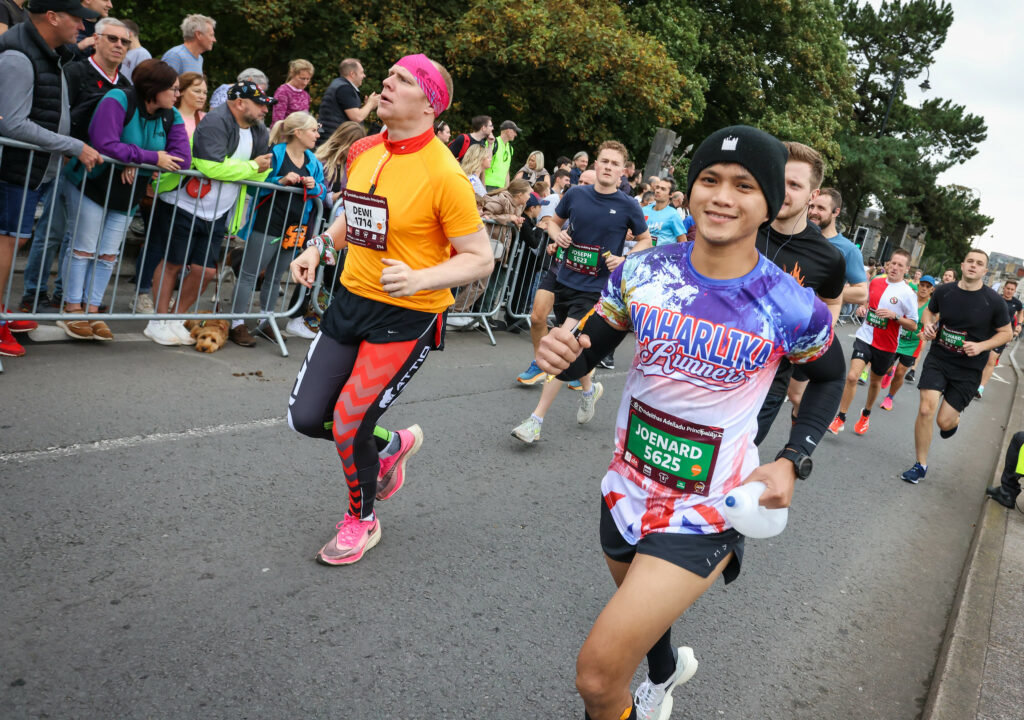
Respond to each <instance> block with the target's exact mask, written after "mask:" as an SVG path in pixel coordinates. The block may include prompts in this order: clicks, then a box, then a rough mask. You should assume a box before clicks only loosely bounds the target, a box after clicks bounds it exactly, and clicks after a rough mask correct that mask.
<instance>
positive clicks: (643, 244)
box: [608, 230, 686, 270]
mask: <svg viewBox="0 0 1024 720" xmlns="http://www.w3.org/2000/svg"><path fill="white" fill-rule="evenodd" d="M679 237H681V238H683V240H685V239H686V236H685V235H680V236H679ZM677 240H678V238H677ZM680 242H681V241H680ZM652 247H654V239H653V238H652V237H651V232H650V230H645V231H644V232H643V233H642V234H640V235H637V236H636V245H634V246H633V249H632V250H630V252H640V251H641V250H648V249H650V248H652ZM608 269H609V270H614V269H615V268H613V267H612V266H610V265H609V266H608Z"/></svg>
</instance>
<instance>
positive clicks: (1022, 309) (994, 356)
mask: <svg viewBox="0 0 1024 720" xmlns="http://www.w3.org/2000/svg"><path fill="white" fill-rule="evenodd" d="M1001 291H1002V293H1001V294H1002V296H1003V300H1004V301H1006V310H1007V312H1008V313H1010V324H1011V325H1012V326H1013V339H1014V340H1016V339H1017V335H1019V334H1020V320H1021V315H1022V314H1024V304H1021V301H1020V300H1018V299H1017V298H1016V297H1015V295H1014V293H1016V292H1017V281H1016V280H1014V279H1013V278H1007V279H1006V280H1004V281H1003V287H1002V288H1001ZM1005 349H1006V345H1000V346H999V347H997V348H995V349H994V350H992V352H991V353H989V356H988V363H987V364H986V365H985V369H984V370H982V371H981V385H979V386H978V391H977V392H976V393H975V395H974V397H976V398H979V399H980V398H981V396H982V395H984V394H985V386H986V385H988V381H989V378H991V377H992V373H993V372H994V371H995V369H996V368H997V367H998V366H999V358H1000V356H1001V355H1002V354H1003V350H1005Z"/></svg>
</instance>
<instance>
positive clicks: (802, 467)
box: [796, 455, 814, 480]
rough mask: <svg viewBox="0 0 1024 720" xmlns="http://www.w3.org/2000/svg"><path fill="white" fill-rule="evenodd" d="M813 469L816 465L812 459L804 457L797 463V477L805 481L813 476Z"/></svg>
mask: <svg viewBox="0 0 1024 720" xmlns="http://www.w3.org/2000/svg"><path fill="white" fill-rule="evenodd" d="M813 467H814V463H813V462H811V459H810V458H809V457H807V456H806V455H805V456H804V457H801V458H800V459H799V460H797V462H796V474H797V477H799V478H800V479H801V480H803V479H805V478H806V477H807V476H808V475H810V474H811V469H812V468H813Z"/></svg>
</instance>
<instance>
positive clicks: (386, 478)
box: [377, 425, 423, 500]
mask: <svg viewBox="0 0 1024 720" xmlns="http://www.w3.org/2000/svg"><path fill="white" fill-rule="evenodd" d="M397 434H398V441H399V443H400V445H399V449H398V452H396V453H395V454H394V455H392V456H391V457H389V458H384V459H382V460H381V461H380V473H379V474H378V475H377V499H378V500H387V499H388V498H390V497H391V496H392V495H394V494H395V493H396V492H398V491H399V490H400V489H401V487H402V484H403V483H405V461H406V460H408V459H409V458H410V457H412V456H413V455H415V454H416V452H417V451H418V450H419V449H420V446H421V445H422V444H423V430H421V429H420V426H419V425H412V426H410V427H408V428H406V429H405V430H398V431H397Z"/></svg>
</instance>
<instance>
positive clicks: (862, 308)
mask: <svg viewBox="0 0 1024 720" xmlns="http://www.w3.org/2000/svg"><path fill="white" fill-rule="evenodd" d="M867 314H868V306H867V305H858V306H857V317H864V316H865V315H867Z"/></svg>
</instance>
